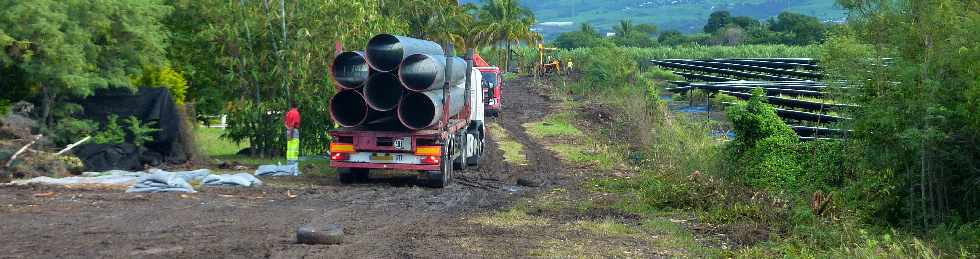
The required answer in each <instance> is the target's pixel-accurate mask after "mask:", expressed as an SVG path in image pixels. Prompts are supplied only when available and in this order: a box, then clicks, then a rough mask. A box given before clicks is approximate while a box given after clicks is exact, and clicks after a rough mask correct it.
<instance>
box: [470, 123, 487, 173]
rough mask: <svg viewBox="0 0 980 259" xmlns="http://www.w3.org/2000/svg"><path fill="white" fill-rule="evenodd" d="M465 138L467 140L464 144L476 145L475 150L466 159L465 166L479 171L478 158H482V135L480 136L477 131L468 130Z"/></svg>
mask: <svg viewBox="0 0 980 259" xmlns="http://www.w3.org/2000/svg"><path fill="white" fill-rule="evenodd" d="M466 137H467V138H468V139H467V140H466V143H469V144H470V145H476V146H475V148H476V150H475V151H474V152H473V155H471V156H468V157H466V164H467V165H469V166H471V167H475V168H476V169H479V168H480V158H482V157H483V137H482V134H480V132H479V131H477V130H469V132H467V134H466Z"/></svg>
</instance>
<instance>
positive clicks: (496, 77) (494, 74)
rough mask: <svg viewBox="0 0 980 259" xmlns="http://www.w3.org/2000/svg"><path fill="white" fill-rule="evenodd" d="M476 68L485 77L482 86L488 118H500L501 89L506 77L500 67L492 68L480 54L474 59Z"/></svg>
mask: <svg viewBox="0 0 980 259" xmlns="http://www.w3.org/2000/svg"><path fill="white" fill-rule="evenodd" d="M473 64H474V66H475V67H474V68H475V69H476V70H478V71H480V73H481V74H482V75H483V80H482V82H481V84H480V85H481V86H482V88H483V98H484V100H483V104H484V110H485V111H486V115H487V116H493V117H499V116H500V107H501V104H502V102H501V94H500V93H501V88H503V86H504V77H503V73H501V72H502V71H501V70H500V68H499V67H496V66H492V65H490V64H489V63H487V62H486V61H485V60H483V58H482V57H480V55H479V54H477V55H474V57H473Z"/></svg>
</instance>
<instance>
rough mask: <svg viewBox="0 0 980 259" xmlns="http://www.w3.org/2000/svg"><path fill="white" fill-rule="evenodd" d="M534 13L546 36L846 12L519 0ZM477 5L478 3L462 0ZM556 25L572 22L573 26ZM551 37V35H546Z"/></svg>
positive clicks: (825, 7) (805, 4) (801, 4)
mask: <svg viewBox="0 0 980 259" xmlns="http://www.w3.org/2000/svg"><path fill="white" fill-rule="evenodd" d="M520 1H521V4H522V5H524V6H526V7H528V8H530V9H531V10H532V11H534V14H535V17H537V19H538V22H541V23H547V24H545V26H538V27H539V28H538V29H539V30H540V31H542V32H543V33H545V34H553V33H556V32H560V31H566V30H572V29H575V28H577V27H578V25H579V24H581V23H590V24H592V25H594V26H596V27H598V28H599V29H600V30H602V31H609V30H611V28H612V27H613V26H614V25H615V24H616V23H618V22H619V21H620V20H624V19H630V20H632V21H633V22H634V23H653V24H656V25H657V26H658V27H660V28H661V31H664V30H670V29H677V30H680V31H682V32H685V33H693V32H700V31H701V28H702V26H704V24H705V23H706V22H707V20H708V16H709V15H710V14H711V13H712V12H714V11H718V10H727V11H730V12H731V13H732V15H736V16H743V15H744V16H752V17H755V18H757V19H767V18H770V17H775V16H777V15H779V13H781V12H783V11H791V12H796V13H800V14H805V15H810V16H816V17H819V18H820V19H821V20H824V21H826V22H841V21H843V20H844V19H845V17H846V12H845V11H844V10H842V9H840V7H838V6H837V5H836V3H835V1H834V0H729V1H722V0H520ZM463 2H464V3H478V2H479V0H463ZM559 22H572V25H567V23H559ZM549 36H551V35H549Z"/></svg>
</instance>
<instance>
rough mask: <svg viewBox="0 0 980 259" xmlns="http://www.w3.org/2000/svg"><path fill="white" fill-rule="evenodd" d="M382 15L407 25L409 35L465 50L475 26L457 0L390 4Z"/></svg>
mask: <svg viewBox="0 0 980 259" xmlns="http://www.w3.org/2000/svg"><path fill="white" fill-rule="evenodd" d="M380 8H381V13H382V14H384V15H387V16H391V17H397V18H395V19H400V20H403V21H405V23H406V24H407V25H408V28H409V32H410V33H409V35H410V36H412V37H415V38H420V39H428V40H432V41H436V42H439V43H453V44H455V45H456V46H459V47H460V48H465V47H466V46H467V45H468V43H470V42H467V37H465V35H469V34H470V31H469V29H470V28H472V27H473V26H472V24H473V23H474V19H473V16H472V15H471V14H470V13H468V12H467V9H466V8H468V7H467V6H460V5H459V4H458V3H457V2H456V0H387V1H385V2H382V4H381V5H380Z"/></svg>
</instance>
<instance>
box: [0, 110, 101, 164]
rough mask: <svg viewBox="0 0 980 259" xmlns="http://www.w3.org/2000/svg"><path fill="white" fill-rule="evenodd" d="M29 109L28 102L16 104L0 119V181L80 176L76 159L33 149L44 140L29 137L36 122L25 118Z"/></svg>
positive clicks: (34, 129)
mask: <svg viewBox="0 0 980 259" xmlns="http://www.w3.org/2000/svg"><path fill="white" fill-rule="evenodd" d="M32 110H33V105H31V104H30V103H26V102H19V103H17V104H14V105H13V106H12V107H11V112H10V114H8V115H6V116H3V117H2V118H0V181H2V182H6V181H9V180H11V179H13V178H32V177H37V176H49V177H62V176H69V175H71V174H72V173H80V172H81V170H82V166H83V165H82V162H81V160H79V159H78V158H77V157H74V156H70V155H61V156H59V155H56V154H54V153H48V152H44V151H39V150H36V149H35V148H38V146H41V145H42V144H41V143H46V141H47V140H46V139H44V138H43V137H37V136H35V135H33V132H34V131H36V129H37V125H38V123H37V122H35V121H34V120H32V119H30V118H29V117H28V114H30V112H31V111H32ZM22 150H23V151H22ZM18 152H20V154H18ZM15 155H16V158H14V156H15ZM12 158H14V160H13V161H11V159H12ZM8 162H9V166H8V165H7V163H8Z"/></svg>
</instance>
